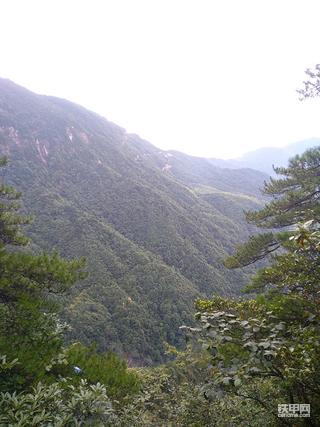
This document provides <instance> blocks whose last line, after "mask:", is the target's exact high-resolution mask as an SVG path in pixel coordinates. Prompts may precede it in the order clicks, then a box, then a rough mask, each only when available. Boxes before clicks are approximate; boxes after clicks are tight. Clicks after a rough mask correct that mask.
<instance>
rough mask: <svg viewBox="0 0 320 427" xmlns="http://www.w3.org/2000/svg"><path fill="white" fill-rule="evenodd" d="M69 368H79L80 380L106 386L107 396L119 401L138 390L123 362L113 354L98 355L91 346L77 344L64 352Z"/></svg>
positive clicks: (136, 380)
mask: <svg viewBox="0 0 320 427" xmlns="http://www.w3.org/2000/svg"><path fill="white" fill-rule="evenodd" d="M66 359H67V361H68V363H69V366H70V365H71V366H78V367H80V368H81V374H80V375H79V376H78V378H79V379H80V378H81V377H84V378H85V379H86V380H87V381H89V382H90V383H98V382H99V383H101V384H103V385H104V386H106V389H107V391H108V396H110V397H112V398H114V399H116V400H119V399H123V398H124V397H126V396H128V395H130V394H133V393H135V392H137V391H138V390H139V380H138V377H137V375H136V374H135V373H134V372H132V371H128V370H127V366H126V363H125V361H124V360H122V359H120V358H119V357H118V356H117V355H116V354H115V353H111V352H108V353H105V354H99V353H97V352H96V350H95V348H94V347H93V346H91V348H89V347H85V346H83V345H81V344H79V343H76V344H73V345H71V346H70V347H69V348H68V349H67V352H66Z"/></svg>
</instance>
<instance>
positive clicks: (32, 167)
mask: <svg viewBox="0 0 320 427" xmlns="http://www.w3.org/2000/svg"><path fill="white" fill-rule="evenodd" d="M0 147H1V154H2V155H6V156H7V157H8V158H9V164H8V165H7V167H6V169H5V171H4V172H3V173H4V174H5V178H6V180H7V182H8V183H9V184H11V185H13V186H14V187H15V188H17V190H18V191H21V192H22V194H23V197H22V202H23V212H24V213H26V214H28V215H33V216H34V221H33V222H32V223H31V224H30V225H29V226H28V227H26V230H25V232H26V234H27V235H28V236H29V237H30V238H31V240H32V250H33V251H34V252H35V253H37V252H39V251H42V250H46V251H49V250H51V249H53V248H54V249H56V250H58V251H59V253H60V254H61V255H62V256H64V257H67V258H69V259H70V258H74V257H85V258H86V260H87V264H86V271H88V272H89V276H88V278H87V279H84V280H82V281H81V282H78V283H77V285H76V286H74V287H73V288H72V289H71V290H70V291H68V293H67V294H65V295H64V296H63V297H61V298H62V299H63V301H62V302H63V306H64V307H65V310H64V313H63V319H64V320H65V321H67V322H68V323H69V324H70V325H71V326H72V330H71V331H70V332H69V334H68V335H69V337H70V340H73V339H77V340H80V341H81V342H82V343H84V344H86V345H89V344H90V343H91V342H92V341H94V342H95V343H96V345H97V347H98V349H99V350H101V351H105V350H107V349H112V350H114V351H116V352H117V353H119V354H122V356H123V357H125V358H126V359H127V360H128V361H129V362H130V363H131V364H134V365H145V364H153V363H159V362H160V361H163V360H165V358H166V357H165V344H164V343H165V342H168V343H169V344H170V345H180V344H182V343H183V336H182V334H181V333H180V332H179V326H180V325H181V324H183V323H188V322H192V321H193V315H192V306H193V301H194V300H195V299H196V298H197V297H200V296H207V297H210V296H211V295H212V294H213V293H216V294H220V295H237V294H239V292H240V289H241V286H242V285H244V284H245V283H246V281H247V279H248V277H249V274H250V271H252V268H251V269H250V268H248V271H240V270H237V271H236V270H235V271H231V270H227V269H226V268H224V267H223V265H222V262H221V261H222V259H223V258H224V257H225V256H227V255H229V254H231V252H232V249H233V247H234V245H236V244H237V243H239V242H241V241H242V242H244V241H245V240H246V239H247V238H248V237H249V235H250V234H251V233H252V232H253V230H254V227H253V226H251V225H248V224H247V223H246V222H245V220H244V218H243V214H242V211H243V209H246V210H248V209H254V208H257V207H259V206H261V203H262V197H261V195H260V193H259V187H262V186H263V182H264V180H265V179H267V176H266V175H264V174H263V173H260V172H258V171H254V170H249V169H243V170H236V171H232V170H228V169H221V168H217V167H215V166H213V165H211V164H210V162H208V161H207V160H206V159H201V158H194V157H190V156H186V155H183V154H181V153H175V154H174V155H172V154H170V153H167V152H165V151H161V150H159V149H158V148H156V147H154V146H153V145H151V144H150V143H148V142H147V141H143V140H141V139H140V138H139V137H137V136H135V135H130V134H127V133H126V132H125V131H124V130H123V129H122V128H120V127H119V126H116V125H114V124H112V123H110V122H108V121H107V120H106V119H104V118H102V117H99V116H97V115H96V114H94V113H92V112H90V111H87V110H85V109H84V108H82V107H80V106H78V105H75V104H72V103H71V102H68V101H64V100H61V99H57V98H52V97H45V96H39V95H36V94H34V93H32V92H30V91H27V90H26V89H23V88H21V87H19V86H17V85H15V84H14V83H12V82H10V81H7V80H0Z"/></svg>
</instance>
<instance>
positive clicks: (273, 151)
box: [210, 138, 320, 176]
mask: <svg viewBox="0 0 320 427" xmlns="http://www.w3.org/2000/svg"><path fill="white" fill-rule="evenodd" d="M319 145H320V138H309V139H305V140H303V141H299V142H295V143H293V144H290V145H287V146H286V147H281V148H279V147H264V148H259V149H257V150H254V151H249V152H248V153H246V154H244V155H243V156H241V157H239V158H237V159H230V160H221V159H210V162H211V163H212V164H213V165H215V166H219V167H222V168H252V169H257V170H260V171H262V172H265V173H266V174H267V175H271V176H274V175H275V173H274V170H273V168H272V165H274V166H287V164H288V159H289V158H291V157H293V156H295V155H297V154H301V153H303V152H304V151H305V150H307V149H308V148H312V147H316V146H319Z"/></svg>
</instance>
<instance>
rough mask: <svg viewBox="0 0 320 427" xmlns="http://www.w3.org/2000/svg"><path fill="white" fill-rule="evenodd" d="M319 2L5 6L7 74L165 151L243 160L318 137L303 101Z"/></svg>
mask: <svg viewBox="0 0 320 427" xmlns="http://www.w3.org/2000/svg"><path fill="white" fill-rule="evenodd" d="M319 16H320V2H319V1H318V0H315V1H313V0H299V1H298V0H297V1H296V0H64V1H63V0H20V1H19V0H0V19H1V20H0V76H1V77H6V78H9V79H11V80H13V81H15V82H16V83H18V84H21V85H23V86H25V87H27V88H29V89H31V90H33V91H35V92H37V93H43V94H48V95H55V96H59V97H63V98H67V99H70V100H71V101H74V102H77V103H79V104H82V105H83V106H85V107H87V108H89V109H92V110H94V111H96V112H98V113H99V114H101V115H103V116H105V117H107V118H108V119H109V120H111V121H113V122H115V123H117V124H119V125H121V126H123V127H125V128H126V129H127V130H128V131H129V132H135V133H138V134H139V135H140V136H141V137H143V138H145V139H147V140H149V141H150V142H152V143H153V144H155V145H157V146H158V147H160V148H163V149H177V150H180V151H184V152H186V153H189V154H193V155H201V156H206V157H209V156H210V157H224V158H228V157H236V156H238V155H240V154H241V153H243V152H245V151H248V150H251V149H254V148H258V147H261V146H266V145H268V146H283V145H286V144H288V143H291V142H295V141H298V140H300V139H305V138H308V137H312V136H320V120H319V113H320V100H313V101H308V102H303V103H301V102H300V101H299V100H298V95H297V94H296V92H295V90H296V89H297V88H299V87H301V86H302V85H301V82H302V81H303V79H304V78H305V75H304V70H305V69H306V68H307V67H313V66H314V65H315V64H316V63H318V62H320V52H319V44H320V43H319V42H320V37H319Z"/></svg>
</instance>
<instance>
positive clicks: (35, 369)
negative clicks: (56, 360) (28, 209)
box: [0, 158, 85, 391]
mask: <svg viewBox="0 0 320 427" xmlns="http://www.w3.org/2000/svg"><path fill="white" fill-rule="evenodd" d="M6 164H7V159H6V158H2V159H1V160H0V166H1V167H5V166H6ZM20 196H21V195H20V193H18V192H17V191H16V190H15V189H14V188H12V187H10V186H8V185H6V184H5V183H3V182H2V183H1V184H0V355H2V356H6V358H7V360H8V361H10V360H16V359H18V363H16V364H14V367H13V368H12V369H11V371H10V375H8V371H7V370H6V371H3V372H1V371H0V389H1V390H3V391H10V390H19V389H23V388H25V387H27V386H31V385H33V384H34V383H35V382H36V381H37V380H39V379H40V378H41V377H43V376H44V375H45V373H46V370H45V368H46V366H47V365H48V364H49V363H50V360H51V359H52V358H53V357H54V356H55V355H56V354H57V352H58V351H59V350H60V349H61V346H62V341H61V334H60V325H59V323H58V321H57V318H56V316H55V314H54V311H55V310H54V309H55V308H56V306H55V304H53V301H52V298H51V295H52V294H60V293H62V292H64V291H66V290H67V289H68V288H69V287H70V286H71V285H72V284H73V283H74V282H75V281H76V280H78V279H81V278H83V277H84V276H85V273H84V272H83V271H82V269H83V266H84V260H71V261H66V260H63V259H62V258H61V257H60V256H59V255H58V254H57V253H56V252H54V253H52V254H50V255H49V254H46V253H43V254H41V255H37V256H36V255H33V254H32V253H31V252H30V251H28V247H27V245H28V239H27V238H26V237H25V236H24V235H23V234H22V232H21V227H22V226H23V225H25V224H28V223H29V222H30V221H31V218H30V217H26V216H21V215H19V213H18V212H19V209H20V205H19V199H20Z"/></svg>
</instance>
